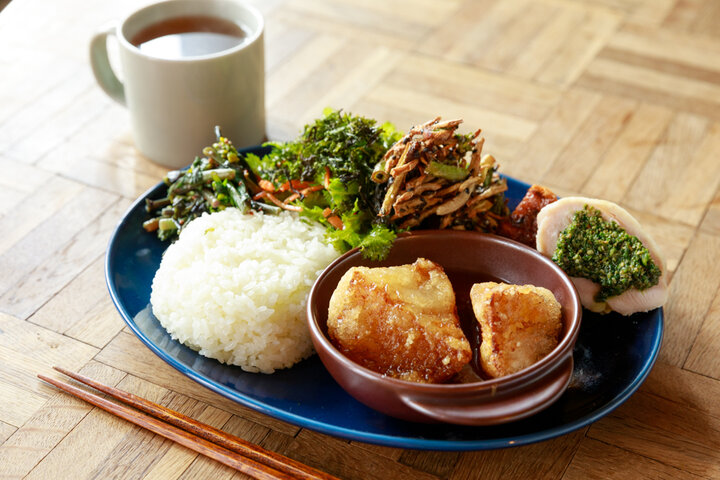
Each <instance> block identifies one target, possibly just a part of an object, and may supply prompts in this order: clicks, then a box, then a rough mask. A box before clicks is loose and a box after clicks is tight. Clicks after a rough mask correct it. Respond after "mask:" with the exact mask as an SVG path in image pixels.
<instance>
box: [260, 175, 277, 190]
mask: <svg viewBox="0 0 720 480" xmlns="http://www.w3.org/2000/svg"><path fill="white" fill-rule="evenodd" d="M258 185H259V186H260V188H262V189H263V190H265V191H266V192H270V193H272V192H274V191H275V185H273V184H272V182H269V181H268V180H265V179H264V178H261V179H260V180H258Z"/></svg>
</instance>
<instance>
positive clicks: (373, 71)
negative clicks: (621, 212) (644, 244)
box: [0, 0, 720, 480]
mask: <svg viewBox="0 0 720 480" xmlns="http://www.w3.org/2000/svg"><path fill="white" fill-rule="evenodd" d="M145 2H146V0H130V1H124V2H113V1H109V0H67V1H63V2H56V1H51V0H13V1H12V2H10V4H9V5H8V6H7V7H6V8H5V9H4V10H3V11H2V12H1V13H0V477H2V478H23V477H27V478H38V479H46V478H72V479H83V478H101V479H104V478H137V479H140V478H143V479H150V478H162V479H175V478H183V479H190V478H193V479H195V478H197V479H204V478H215V479H223V478H231V477H232V478H242V475H239V474H237V473H235V472H234V471H232V470H230V469H228V468H225V467H223V466H221V465H219V464H217V463H215V462H214V461H211V460H207V459H205V458H203V457H200V456H198V455H196V454H194V453H192V452H190V451H189V450H186V449H185V448H183V447H179V446H177V445H174V444H172V443H171V442H169V441H164V440H163V439H162V438H159V437H157V436H154V435H152V434H149V433H147V432H145V431H143V430H141V429H139V428H136V427H133V426H132V425H130V424H128V423H126V422H125V421H122V420H118V419H116V418H114V417H113V416H111V415H109V414H106V413H104V412H102V411H99V410H97V409H92V408H89V407H88V406H87V405H86V404H84V403H82V402H80V401H77V400H74V399H72V398H70V397H68V396H66V395H65V394H62V393H58V392H57V391H56V390H54V389H53V388H50V387H48V386H46V385H45V384H43V383H41V382H40V381H39V380H38V379H37V378H36V375H37V374H38V373H44V374H47V375H53V373H52V371H51V368H50V367H51V366H52V365H61V366H64V367H66V368H69V369H72V370H76V371H81V372H84V373H86V374H88V375H91V376H93V377H95V378H97V379H99V380H101V381H105V382H108V383H111V384H114V385H119V386H120V387H121V388H124V389H126V390H130V391H132V392H135V393H138V394H141V395H144V396H146V397H149V398H151V399H154V400H156V401H159V402H161V403H163V404H166V405H170V406H172V407H174V408H176V409H179V410H181V411H183V412H186V413H189V414H190V415H192V416H194V417H196V418H199V419H202V420H205V421H206V422H209V423H211V424H213V425H215V426H218V427H221V428H223V429H225V430H227V431H229V432H231V433H234V434H236V435H238V436H240V437H243V438H246V439H248V440H251V441H253V442H257V443H260V444H262V445H264V446H265V447H267V448H270V449H272V450H275V451H278V452H280V453H283V454H285V455H288V456H291V457H293V458H296V459H298V460H301V461H303V462H305V463H307V464H310V465H312V466H315V467H318V468H321V469H323V470H325V471H327V472H329V473H332V474H334V475H337V476H339V477H341V478H346V479H396V478H408V479H435V478H450V479H458V480H459V479H473V478H483V479H493V478H498V479H499V478H502V479H508V478H521V479H527V478H542V479H545V478H547V479H551V478H562V479H592V478H598V479H604V478H623V479H625V478H627V479H637V478H668V479H671V478H672V479H677V478H683V479H685V478H687V479H695V478H720V402H719V401H718V400H717V399H718V398H720V291H719V287H720V275H719V274H718V260H720V191H719V189H718V186H719V184H720V2H718V1H717V0H692V1H690V0H594V1H593V0H588V1H573V0H502V1H501V0H442V1H435V0H303V1H300V0H298V1H283V0H271V1H261V0H257V1H255V2H254V3H255V4H256V5H257V6H258V7H259V8H260V9H261V10H262V11H263V13H264V14H265V16H266V22H267V27H266V68H267V80H266V81H267V98H266V102H267V114H268V132H269V136H270V138H272V139H289V138H292V137H294V136H296V135H297V134H298V133H299V130H300V128H301V126H302V125H303V124H305V123H306V122H308V121H309V120H311V119H313V118H314V117H317V116H318V115H320V113H321V112H322V109H323V108H324V107H326V106H333V107H338V108H343V109H346V110H349V111H352V112H354V113H358V114H363V115H367V116H371V117H374V118H376V119H380V120H389V121H392V122H394V123H395V124H396V125H397V126H398V127H399V128H400V129H403V130H407V129H408V128H409V127H410V126H411V125H413V124H416V123H420V122H424V121H425V120H428V119H430V118H432V117H434V116H436V115H442V116H443V118H447V119H449V118H451V117H462V118H464V119H465V121H466V123H465V125H466V126H467V129H468V130H470V129H475V128H478V127H481V128H483V130H484V135H485V137H486V140H487V141H486V144H485V145H486V146H485V149H486V151H487V152H491V153H493V154H494V156H495V157H496V158H497V159H498V160H499V162H500V164H501V171H503V172H504V173H507V174H509V175H512V176H515V177H517V178H519V179H521V180H524V181H527V182H530V183H543V184H545V185H547V186H549V187H550V188H552V189H554V190H555V191H556V192H557V193H558V194H560V195H568V194H571V193H582V194H585V195H589V196H595V197H601V198H605V199H609V200H612V201H615V202H618V203H620V204H621V205H623V206H624V207H626V208H627V209H629V210H630V211H631V212H632V213H633V214H634V215H636V216H637V218H638V219H639V220H640V221H641V222H642V224H643V225H644V226H645V227H646V228H647V229H648V230H649V231H650V232H651V233H652V235H653V236H654V237H655V239H656V240H657V241H658V243H659V244H660V247H661V249H662V250H663V252H664V254H665V256H666V259H667V264H668V267H669V275H670V276H671V284H670V297H669V300H668V302H667V304H666V305H665V314H666V317H665V322H666V323H665V326H666V330H665V337H664V341H663V345H662V349H661V352H660V355H659V359H658V362H657V364H656V365H655V367H654V369H653V370H652V372H651V374H650V376H649V378H648V379H647V381H646V382H645V383H644V384H643V385H642V387H641V388H640V389H639V391H638V392H637V393H636V394H635V395H633V396H632V397H631V398H630V399H629V400H628V401H627V402H626V403H625V404H623V405H622V406H621V407H620V408H618V409H617V410H615V411H614V412H612V413H611V414H610V415H608V416H606V417H605V418H602V419H601V420H599V421H597V422H596V423H594V424H592V425H590V426H588V427H585V428H582V429H580V430H579V431H575V432H573V433H570V434H567V435H564V436H561V437H559V438H556V439H553V440H549V441H545V442H541V443H537V444H533V445H530V446H524V447H519V448H510V449H505V450H498V451H477V452H434V451H414V450H404V449H399V448H387V447H378V446H374V445H369V444H364V443H359V442H350V441H346V440H342V439H338V438H333V437H329V436H326V435H322V434H319V433H316V432H313V431H312V430H308V429H301V428H298V427H296V426H294V425H291V424H288V423H284V422H282V421H278V420H276V419H273V418H270V417H268V416H265V415H262V414H259V413H256V412H254V411H252V410H249V409H246V408H244V407H241V406H239V405H238V404H236V403H234V402H232V401H229V400H227V399H225V398H223V397H221V396H219V395H216V394H214V393H212V392H211V391H209V390H207V389H205V388H204V387H202V386H200V385H199V384H196V383H194V382H193V381H191V380H189V379H188V378H186V377H184V376H183V375H181V374H180V373H178V372H177V371H175V370H174V369H172V368H171V367H169V366H167V365H166V364H165V363H164V362H163V361H161V360H160V359H159V358H157V357H156V356H155V355H154V354H153V353H152V352H150V350H148V349H147V348H146V347H145V346H143V345H142V344H141V343H140V341H139V340H138V339H137V338H136V337H135V336H134V335H133V334H132V333H131V332H130V331H129V330H128V329H127V328H126V327H125V325H124V323H123V322H122V320H121V318H120V316H119V314H118V313H117V312H116V310H115V308H114V307H113V304H112V302H111V300H110V297H109V295H108V292H107V290H106V287H105V282H104V277H103V274H104V271H103V270H104V268H103V263H104V258H105V251H106V248H107V244H108V240H109V237H110V234H111V232H112V230H113V228H114V227H115V225H116V223H117V222H118V221H119V219H120V218H121V217H122V215H123V213H124V211H125V210H126V208H127V207H128V206H129V205H130V204H131V202H132V201H133V200H134V199H135V198H137V197H138V196H139V195H140V194H141V193H142V192H143V191H145V190H146V189H147V188H149V187H150V186H152V185H154V184H155V183H157V182H158V181H159V179H160V178H161V176H162V175H163V173H164V172H165V169H163V168H162V167H160V166H157V165H154V164H153V163H151V162H150V161H148V160H147V159H145V158H143V157H142V156H141V155H140V154H139V153H138V152H137V151H136V150H135V148H134V146H133V140H132V135H131V131H130V125H129V117H128V113H127V112H126V110H125V109H124V108H123V107H121V106H119V105H117V104H115V103H113V102H112V101H111V100H110V99H109V98H107V97H106V96H105V94H104V93H103V92H102V91H101V90H100V88H99V87H98V86H97V85H96V83H95V80H94V78H93V77H92V74H91V71H90V68H89V65H88V58H87V50H88V42H89V38H90V36H91V34H92V33H93V32H94V31H95V30H96V29H98V28H99V27H100V26H102V25H104V24H105V23H106V22H107V21H110V20H113V19H116V18H119V17H121V16H123V15H124V14H125V13H127V12H129V11H130V10H132V9H133V8H135V7H136V6H138V5H141V4H143V3H145ZM194 155H195V152H188V162H189V161H190V160H191V156H194Z"/></svg>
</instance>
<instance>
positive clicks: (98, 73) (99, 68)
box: [90, 25, 126, 105]
mask: <svg viewBox="0 0 720 480" xmlns="http://www.w3.org/2000/svg"><path fill="white" fill-rule="evenodd" d="M115 30H116V27H115V25H112V26H108V27H107V28H106V29H105V30H103V31H101V32H98V33H96V34H95V35H93V37H92V40H90V65H91V66H92V70H93V74H94V75H95V79H96V80H97V82H98V84H99V85H100V87H101V88H102V89H103V90H104V91H105V93H107V94H108V95H109V96H110V98H112V99H113V100H115V101H116V102H118V103H119V104H121V105H126V103H125V87H124V86H123V84H122V82H121V81H120V80H119V79H118V77H117V75H115V72H114V71H113V69H112V66H111V65H110V60H109V59H108V50H107V38H108V36H109V35H115Z"/></svg>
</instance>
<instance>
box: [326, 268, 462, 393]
mask: <svg viewBox="0 0 720 480" xmlns="http://www.w3.org/2000/svg"><path fill="white" fill-rule="evenodd" d="M327 325H328V334H329V336H330V339H331V341H332V342H333V344H334V345H335V346H336V347H337V348H338V349H339V350H340V351H341V352H342V353H343V354H344V355H345V356H347V357H348V358H350V359H351V360H353V361H354V362H356V363H358V364H360V365H362V366H364V367H366V368H368V369H370V370H373V371H375V372H378V373H382V374H385V375H388V376H391V377H395V378H400V379H403V380H408V381H413V382H423V383H438V382H444V381H446V380H449V379H450V378H451V377H452V376H453V375H455V374H456V373H457V372H459V371H460V370H461V369H462V367H463V366H464V365H466V364H467V363H468V362H469V361H470V358H471V356H472V352H471V350H470V344H469V343H468V341H467V339H466V338H465V335H464V334H463V332H462V330H461V329H460V322H459V320H458V316H457V309H456V306H455V292H454V291H453V288H452V285H451V283H450V280H449V279H448V277H447V275H446V274H445V272H444V270H443V269H442V267H441V266H439V265H437V264H435V263H433V262H431V261H430V260H426V259H424V258H419V259H418V260H417V261H415V263H413V264H412V265H402V266H397V267H380V268H367V267H353V268H351V269H350V270H348V271H347V272H346V273H345V275H344V276H343V277H342V279H341V280H340V282H339V283H338V286H337V288H336V289H335V291H334V292H333V294H332V297H331V299H330V306H329V309H328V321H327Z"/></svg>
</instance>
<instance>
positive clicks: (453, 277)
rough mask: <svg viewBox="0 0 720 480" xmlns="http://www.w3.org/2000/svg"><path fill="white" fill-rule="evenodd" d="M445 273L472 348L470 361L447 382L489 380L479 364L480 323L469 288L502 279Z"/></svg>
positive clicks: (462, 326)
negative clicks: (450, 284) (476, 316)
mask: <svg viewBox="0 0 720 480" xmlns="http://www.w3.org/2000/svg"><path fill="white" fill-rule="evenodd" d="M445 273H446V274H447V276H448V278H449V279H450V283H452V286H453V290H455V304H456V305H457V313H458V318H459V319H460V327H461V328H462V331H463V333H464V334H465V338H467V340H468V342H470V349H471V350H472V359H471V360H470V363H469V364H468V365H467V366H466V367H465V368H463V370H462V371H461V372H460V373H458V374H457V375H456V376H455V377H453V378H452V379H451V380H450V382H448V383H471V382H479V381H482V380H489V379H490V377H489V376H487V375H486V374H485V373H484V372H483V369H482V366H480V343H481V337H480V324H479V323H478V321H477V319H476V318H475V312H473V308H472V302H471V301H470V289H471V288H472V286H473V285H474V284H476V283H482V282H498V283H499V282H502V281H503V280H502V279H499V278H496V277H492V276H490V275H487V274H478V273H476V272H463V271H445Z"/></svg>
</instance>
